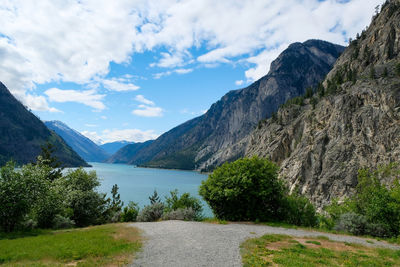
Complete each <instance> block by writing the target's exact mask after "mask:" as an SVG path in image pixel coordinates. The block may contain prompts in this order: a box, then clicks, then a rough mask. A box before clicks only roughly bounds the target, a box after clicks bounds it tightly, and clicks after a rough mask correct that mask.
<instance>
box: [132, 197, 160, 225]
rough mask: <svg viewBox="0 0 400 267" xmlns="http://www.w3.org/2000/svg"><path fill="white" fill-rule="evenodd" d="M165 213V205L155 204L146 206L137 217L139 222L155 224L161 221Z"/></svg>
mask: <svg viewBox="0 0 400 267" xmlns="http://www.w3.org/2000/svg"><path fill="white" fill-rule="evenodd" d="M163 212H164V204H163V203H159V202H158V203H154V204H152V205H148V206H145V207H144V208H143V209H142V210H141V211H140V212H139V215H138V216H137V221H138V222H154V221H158V220H159V219H161V217H162V215H163Z"/></svg>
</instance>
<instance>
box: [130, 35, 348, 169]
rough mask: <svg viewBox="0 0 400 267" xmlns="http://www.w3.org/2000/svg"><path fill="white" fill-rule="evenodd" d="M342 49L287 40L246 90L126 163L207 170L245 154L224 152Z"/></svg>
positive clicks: (320, 74) (316, 78)
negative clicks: (267, 68)
mask: <svg viewBox="0 0 400 267" xmlns="http://www.w3.org/2000/svg"><path fill="white" fill-rule="evenodd" d="M343 50H344V48H343V47H342V46H339V45H334V44H331V43H328V42H324V41H320V40H309V41H306V42H304V43H294V44H292V45H290V46H289V47H288V48H287V49H286V50H285V51H283V52H282V53H281V55H280V56H279V57H278V58H277V59H276V60H275V61H274V62H272V64H271V68H270V71H269V73H268V74H267V75H266V76H264V77H263V78H261V79H260V80H258V81H256V82H254V83H253V84H251V85H250V86H248V87H246V88H244V89H240V90H234V91H230V92H229V93H227V94H226V95H225V96H223V97H222V98H221V100H219V101H218V102H216V103H215V104H213V105H212V106H211V108H210V109H209V110H208V111H207V113H205V114H204V115H202V116H200V117H197V118H195V119H193V120H190V121H188V122H186V123H184V124H182V125H179V126H178V127H175V128H174V129H172V130H170V131H169V132H167V133H165V134H163V135H161V136H160V137H159V138H158V139H157V140H155V141H154V142H153V143H152V144H151V145H149V146H148V147H146V148H143V149H141V150H140V151H138V152H137V153H136V155H134V157H132V158H131V161H130V163H131V164H137V165H144V166H149V167H161V168H177V169H200V170H209V169H212V168H213V167H215V166H217V165H219V164H221V163H222V162H224V161H229V160H234V159H236V158H238V157H241V156H243V155H244V150H243V149H242V150H240V151H239V150H238V151H235V150H230V151H229V153H225V151H227V149H230V148H231V147H232V145H234V144H236V143H237V142H238V141H239V140H241V139H242V138H244V137H245V136H247V135H249V134H250V133H251V131H252V130H253V129H254V127H255V126H257V123H258V122H259V121H260V120H261V119H263V118H265V117H269V116H271V114H272V113H273V112H275V111H276V110H277V109H278V107H279V106H280V105H281V104H283V103H285V102H286V100H288V99H290V98H293V97H295V96H298V95H302V94H303V93H304V92H305V90H306V88H307V87H310V86H315V85H316V84H317V83H318V82H320V81H321V80H322V79H323V78H324V77H325V76H326V74H327V73H328V72H329V71H330V70H331V68H332V66H333V64H334V63H335V61H336V59H337V58H338V57H339V55H340V54H341V52H342V51H343ZM221 151H223V153H221Z"/></svg>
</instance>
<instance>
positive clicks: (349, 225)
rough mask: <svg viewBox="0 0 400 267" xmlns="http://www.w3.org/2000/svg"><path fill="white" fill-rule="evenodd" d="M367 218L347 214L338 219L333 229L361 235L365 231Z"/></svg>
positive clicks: (352, 213)
mask: <svg viewBox="0 0 400 267" xmlns="http://www.w3.org/2000/svg"><path fill="white" fill-rule="evenodd" d="M367 224H368V222H367V218H366V217H365V216H363V215H360V214H357V213H354V212H349V213H344V214H342V215H341V216H340V217H339V220H338V221H337V223H336V225H335V227H334V228H333V229H334V230H336V231H344V232H348V233H351V234H354V235H363V234H365V233H366V230H367Z"/></svg>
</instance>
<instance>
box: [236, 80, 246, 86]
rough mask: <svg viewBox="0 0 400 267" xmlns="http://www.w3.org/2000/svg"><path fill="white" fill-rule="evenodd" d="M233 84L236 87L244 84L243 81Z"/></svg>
mask: <svg viewBox="0 0 400 267" xmlns="http://www.w3.org/2000/svg"><path fill="white" fill-rule="evenodd" d="M235 84H236V85H237V86H241V85H243V84H244V81H243V80H238V81H235Z"/></svg>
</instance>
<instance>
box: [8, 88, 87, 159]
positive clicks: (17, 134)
mask: <svg viewBox="0 0 400 267" xmlns="http://www.w3.org/2000/svg"><path fill="white" fill-rule="evenodd" d="M0 136H1V138H0V165H3V164H4V163H5V162H7V161H9V160H10V159H13V160H15V161H16V162H17V163H19V164H24V163H29V162H34V161H35V159H36V157H37V155H38V154H39V153H40V151H41V148H40V147H41V146H42V145H44V144H46V142H47V141H48V142H50V143H51V144H53V146H54V148H55V150H56V152H55V156H56V157H57V158H58V159H59V160H60V161H61V162H63V163H64V165H65V166H67V167H77V166H89V165H88V164H87V163H86V162H85V161H84V160H83V159H82V158H81V157H80V156H79V155H78V154H76V152H75V151H73V150H72V149H71V147H69V146H68V145H67V144H66V143H65V142H64V140H63V139H62V138H61V137H59V136H58V135H57V134H56V133H54V132H52V131H50V130H49V129H47V127H46V126H45V125H44V124H43V122H42V121H41V120H39V119H38V118H37V117H36V116H35V115H33V114H32V113H31V112H29V111H28V110H27V109H26V108H25V107H24V106H23V105H22V104H21V103H20V102H19V101H18V100H17V99H15V97H14V96H13V95H12V94H11V93H10V92H9V91H8V89H7V88H6V86H5V85H4V84H3V83H1V82H0Z"/></svg>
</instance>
